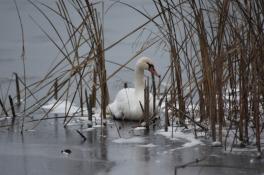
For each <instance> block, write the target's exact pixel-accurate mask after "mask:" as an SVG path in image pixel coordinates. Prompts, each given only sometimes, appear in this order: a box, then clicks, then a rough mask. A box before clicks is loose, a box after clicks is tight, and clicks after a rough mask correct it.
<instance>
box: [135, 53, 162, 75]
mask: <svg viewBox="0 0 264 175" xmlns="http://www.w3.org/2000/svg"><path fill="white" fill-rule="evenodd" d="M136 66H137V68H139V69H143V70H148V71H149V72H150V73H151V74H152V75H155V76H157V77H160V75H159V74H158V73H157V71H156V69H155V66H154V64H153V62H152V60H151V59H150V58H148V57H142V58H140V59H139V60H138V61H137V64H136Z"/></svg>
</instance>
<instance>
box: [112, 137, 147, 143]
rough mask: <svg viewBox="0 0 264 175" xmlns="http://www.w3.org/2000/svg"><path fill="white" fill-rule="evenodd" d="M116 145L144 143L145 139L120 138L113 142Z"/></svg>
mask: <svg viewBox="0 0 264 175" xmlns="http://www.w3.org/2000/svg"><path fill="white" fill-rule="evenodd" d="M113 142H114V143H123V144H124V143H144V142H145V139H144V138H142V137H130V138H119V139H115V140H113Z"/></svg>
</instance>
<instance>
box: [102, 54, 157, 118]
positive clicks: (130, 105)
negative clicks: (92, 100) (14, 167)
mask: <svg viewBox="0 0 264 175" xmlns="http://www.w3.org/2000/svg"><path fill="white" fill-rule="evenodd" d="M144 70H148V71H149V72H150V73H151V74H153V75H156V76H159V75H158V74H157V72H156V70H155V68H154V64H153V63H152V60H151V59H150V58H147V57H142V58H140V59H139V60H138V61H137V64H136V70H135V79H134V85H135V88H124V89H121V90H120V91H119V92H118V93H117V95H116V97H115V100H114V102H113V103H111V104H109V105H108V106H107V111H108V112H109V113H110V114H111V115H113V116H114V118H115V119H126V120H141V119H143V112H142V109H141V106H140V103H141V104H142V105H143V106H144V88H145V81H144ZM152 99H153V96H152V94H151V93H150V94H149V101H150V104H149V111H150V115H152V114H153V102H152V101H153V100H152Z"/></svg>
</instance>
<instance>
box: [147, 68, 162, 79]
mask: <svg viewBox="0 0 264 175" xmlns="http://www.w3.org/2000/svg"><path fill="white" fill-rule="evenodd" d="M149 71H150V73H151V74H152V75H155V76H157V77H159V78H160V75H159V74H158V73H157V71H156V70H155V68H154V66H152V67H150V68H149Z"/></svg>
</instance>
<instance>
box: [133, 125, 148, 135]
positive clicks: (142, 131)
mask: <svg viewBox="0 0 264 175" xmlns="http://www.w3.org/2000/svg"><path fill="white" fill-rule="evenodd" d="M145 131H146V127H136V128H134V129H133V133H134V135H135V136H142V135H144V134H145Z"/></svg>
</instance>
